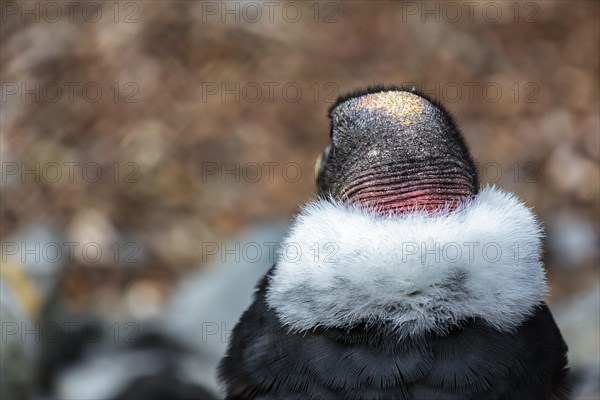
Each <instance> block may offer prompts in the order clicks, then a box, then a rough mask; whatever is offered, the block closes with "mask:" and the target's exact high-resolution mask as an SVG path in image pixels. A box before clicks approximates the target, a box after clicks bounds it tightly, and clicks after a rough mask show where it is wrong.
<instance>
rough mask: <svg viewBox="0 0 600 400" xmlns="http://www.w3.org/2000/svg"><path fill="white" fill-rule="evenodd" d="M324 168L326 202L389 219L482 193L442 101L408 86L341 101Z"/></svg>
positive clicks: (321, 183)
mask: <svg viewBox="0 0 600 400" xmlns="http://www.w3.org/2000/svg"><path fill="white" fill-rule="evenodd" d="M329 117H330V119H331V144H330V146H329V147H328V148H327V149H325V151H324V152H323V155H322V157H321V162H320V165H319V167H318V173H317V185H318V187H319V192H320V194H322V195H330V196H332V197H333V198H334V199H337V200H341V201H343V202H346V203H349V204H360V205H362V206H367V207H370V208H375V209H378V210H381V211H385V212H390V211H393V212H403V211H407V210H412V209H426V210H430V211H434V210H438V209H441V208H444V209H447V208H448V207H450V208H452V207H453V206H456V205H458V204H459V203H461V202H463V201H464V200H466V199H468V198H469V197H471V196H473V195H475V194H476V193H477V191H478V182H477V173H476V169H475V165H474V163H473V160H472V159H471V156H470V154H469V149H468V147H467V145H466V143H465V141H464V139H463V138H462V135H461V133H460V131H459V129H458V128H457V126H456V124H455V123H454V121H453V119H452V117H451V116H450V114H449V113H448V112H447V111H446V110H445V109H444V108H443V107H442V106H441V105H440V104H439V103H438V102H436V101H435V100H432V99H430V98H428V97H427V96H425V95H423V94H422V93H419V92H417V91H415V90H410V89H406V88H400V87H382V86H378V87H372V88H369V89H366V90H363V91H358V92H354V93H351V94H349V95H346V96H342V97H340V98H339V99H338V100H337V102H336V103H335V104H334V105H333V106H332V107H331V109H330V111H329Z"/></svg>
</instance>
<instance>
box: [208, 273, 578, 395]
mask: <svg viewBox="0 0 600 400" xmlns="http://www.w3.org/2000/svg"><path fill="white" fill-rule="evenodd" d="M268 284H269V276H268V275H267V276H265V278H264V279H263V280H262V281H261V283H260V284H259V286H258V287H257V291H256V297H255V301H254V303H253V304H252V306H251V307H250V308H249V309H248V310H247V311H246V312H245V313H244V315H243V316H242V318H241V319H240V322H239V323H238V325H237V326H236V327H235V329H234V330H233V334H232V340H231V343H230V347H229V350H228V352H227V355H226V357H225V358H224V359H223V361H222V363H221V367H220V376H221V378H222V379H223V381H224V383H225V385H226V387H227V398H228V399H240V400H241V399H263V400H270V399H273V400H274V399H298V400H299V399H323V400H325V399H348V400H371V399H381V400H383V399H390V400H391V399H395V400H401V399H406V400H432V399H435V400H445V399H448V400H467V399H469V400H474V399H490V400H491V399H497V400H538V399H539V400H548V399H566V398H567V391H566V384H567V370H566V368H565V366H566V364H567V359H566V352H567V346H566V344H565V342H564V341H563V339H562V337H561V334H560V332H559V330H558V327H557V326H556V324H555V322H554V319H553V317H552V314H551V313H550V311H549V309H548V307H547V306H546V305H545V304H544V305H541V306H540V307H539V308H538V309H537V311H536V312H535V314H534V316H533V317H532V318H530V319H529V320H528V321H527V322H526V323H524V324H523V325H522V326H521V327H519V329H518V330H516V331H515V332H512V333H501V332H498V331H496V330H495V329H493V328H491V327H489V326H488V325H486V324H485V323H483V322H482V321H480V320H472V321H465V322H464V324H463V325H462V326H460V327H458V326H457V327H456V328H454V329H453V330H452V331H451V332H449V333H448V334H447V335H443V336H440V335H435V334H428V335H425V336H423V337H420V338H418V339H401V338H400V337H399V336H398V335H397V334H395V333H394V332H393V331H391V330H389V329H386V326H385V325H376V326H366V325H365V324H359V325H357V326H356V327H354V328H353V329H350V330H341V329H322V328H318V329H314V330H311V331H306V332H289V331H288V330H287V329H286V328H285V327H283V326H282V325H281V323H280V322H279V320H278V318H277V316H276V314H275V312H274V311H273V310H272V309H270V308H269V307H268V305H267V304H266V302H265V291H266V288H267V285H268ZM534 371H535V372H534Z"/></svg>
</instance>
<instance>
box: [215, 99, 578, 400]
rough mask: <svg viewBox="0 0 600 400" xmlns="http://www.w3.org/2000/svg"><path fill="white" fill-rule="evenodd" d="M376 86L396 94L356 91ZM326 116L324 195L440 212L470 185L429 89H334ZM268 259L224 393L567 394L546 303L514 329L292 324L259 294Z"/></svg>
mask: <svg viewBox="0 0 600 400" xmlns="http://www.w3.org/2000/svg"><path fill="white" fill-rule="evenodd" d="M384 92H398V95H396V94H391V95H390V94H384V95H382V96H380V97H375V98H373V97H368V98H365V99H362V98H361V97H363V96H371V95H373V94H375V95H377V94H378V93H384ZM355 99H360V100H359V101H354V100H355ZM403 102H404V103H403ZM330 118H331V120H332V129H331V141H332V143H331V146H330V147H329V148H328V149H326V151H325V152H324V154H323V157H322V160H321V165H320V167H319V172H318V176H317V185H318V187H319V193H320V194H321V195H322V196H324V197H327V196H330V197H331V198H333V199H335V200H336V201H340V202H344V203H346V204H355V205H356V204H358V205H363V206H366V207H368V208H369V207H370V208H373V209H380V210H383V211H384V212H385V213H389V212H392V213H393V212H396V213H399V214H401V213H405V212H407V211H408V212H411V210H414V209H415V207H416V208H419V207H427V206H431V207H430V208H428V210H430V211H431V212H438V210H442V212H449V211H451V208H448V205H449V204H450V205H452V204H458V203H460V202H464V201H468V200H469V199H470V198H472V197H473V196H476V195H477V193H478V191H479V188H478V181H477V176H476V172H475V167H474V163H473V161H472V159H471V156H470V154H469V151H468V147H467V145H466V143H465V141H464V139H463V138H462V136H461V134H460V131H459V130H458V128H457V126H456V124H455V123H454V121H453V119H452V117H451V116H450V114H449V113H448V112H447V111H446V110H444V109H443V107H442V106H441V105H440V104H439V103H437V102H435V101H433V100H432V99H429V98H427V97H426V96H424V95H422V94H420V93H417V92H414V91H412V90H408V89H403V88H396V87H375V88H370V89H367V90H365V91H360V92H355V93H352V94H350V95H348V96H343V97H342V98H341V99H340V100H338V102H337V103H336V104H334V106H333V107H332V108H331V110H330ZM356 234H357V235H360V232H356ZM332 239H335V238H332ZM381 240H382V241H383V242H385V240H386V238H385V237H382V238H381ZM398 263H399V261H398ZM302 267H303V266H301V265H300V266H298V268H302ZM322 267H323V268H327V265H323V266H322ZM277 268H278V265H277V264H276V265H275V266H274V267H273V268H272V269H271V270H270V271H269V273H267V274H266V275H265V276H264V278H263V279H262V281H261V282H260V283H259V285H258V287H257V290H256V293H255V299H254V302H253V304H252V305H251V306H250V308H249V309H248V310H247V311H246V312H245V313H244V314H243V316H242V317H241V319H240V321H239V323H238V324H237V326H236V327H235V329H234V330H233V332H232V335H231V341H230V344H229V348H228V351H227V354H226V356H225V357H224V359H223V360H222V362H221V365H220V368H219V377H220V379H221V381H222V383H223V385H224V390H225V393H226V396H227V398H228V399H240V400H242V399H265V400H266V399H344V400H353V399H355V400H359V399H364V400H367V399H369V400H370V399H400V400H401V399H406V400H442V399H448V400H450V399H452V400H467V399H470V400H475V399H477V400H479V399H497V400H501V399H506V400H509V399H510V400H554V399H566V398H567V396H568V391H567V386H568V384H567V380H568V379H567V378H568V375H567V371H568V369H567V355H566V354H567V345H566V344H565V342H564V341H563V339H562V336H561V334H560V331H559V329H558V327H557V326H556V324H555V322H554V319H553V317H552V314H551V312H550V310H549V309H548V307H547V305H546V304H545V303H544V302H541V303H536V304H533V305H532V308H531V313H530V314H529V315H528V317H527V318H526V319H525V320H524V322H522V323H519V324H518V326H517V327H516V328H515V329H512V330H511V329H505V330H500V329H496V328H494V327H492V326H491V325H490V324H488V323H487V322H486V321H485V320H484V319H481V318H475V317H473V318H465V319H463V320H461V321H460V322H459V323H457V324H456V325H454V326H452V327H451V328H450V329H449V330H447V331H446V332H443V333H441V332H438V333H435V332H433V331H427V332H422V333H421V334H420V335H409V336H407V335H401V334H400V333H399V332H398V330H397V329H396V328H397V326H392V324H391V323H390V321H386V320H372V318H371V319H368V320H365V321H356V323H354V324H353V325H352V326H351V327H345V328H342V327H335V326H333V327H332V326H329V327H323V326H316V327H313V328H311V329H305V330H291V329H290V328H289V326H288V325H284V324H282V322H281V315H279V314H278V310H276V309H274V308H273V307H272V306H271V305H270V304H269V302H268V299H267V293H268V291H269V288H270V287H271V286H272V285H273V275H274V271H276V270H277ZM498 273H502V272H501V271H500V272H498ZM367 284H368V277H367ZM295 289H298V290H301V291H303V290H305V288H295ZM332 290H335V288H332ZM465 290H466V292H465V293H467V295H468V288H466V289H465ZM314 293H315V294H316V295H318V294H317V293H318V292H314ZM493 295H494V294H493V293H490V296H493ZM408 296H410V294H408ZM307 301H311V300H310V299H309V300H307ZM296 306H297V307H299V308H302V307H305V306H306V304H304V305H303V304H297V305H296ZM369 318H370V316H369Z"/></svg>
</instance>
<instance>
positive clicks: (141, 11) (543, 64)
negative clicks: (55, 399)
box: [0, 1, 600, 398]
mask: <svg viewBox="0 0 600 400" xmlns="http://www.w3.org/2000/svg"><path fill="white" fill-rule="evenodd" d="M1 11H2V14H1V18H2V28H1V35H2V37H1V42H0V44H1V54H0V67H1V71H2V72H1V75H2V76H1V81H2V102H1V106H2V111H1V113H0V117H1V121H0V129H1V134H2V136H1V143H0V145H1V157H2V181H1V186H0V187H1V191H2V207H1V218H2V224H1V230H0V236H1V240H2V242H3V247H2V253H3V256H2V268H3V279H4V280H5V285H6V286H7V287H12V288H13V289H12V291H13V292H14V296H15V297H16V298H18V301H17V302H18V303H19V304H22V305H23V309H25V310H26V312H25V313H26V314H27V316H28V317H29V318H32V319H34V320H35V319H36V318H39V317H40V307H41V304H42V303H44V302H45V301H46V299H47V297H48V296H49V295H50V293H54V292H53V288H54V286H55V285H56V280H57V277H60V278H59V279H58V280H59V281H60V282H62V283H61V285H59V289H58V296H59V298H60V299H61V301H64V302H65V303H66V304H68V305H69V306H68V307H72V308H73V309H76V310H78V311H86V312H87V311H90V310H93V312H95V313H99V314H102V315H104V316H107V317H108V318H117V316H131V315H133V316H134V317H136V318H145V317H148V316H153V315H156V314H160V313H161V310H162V309H163V307H164V304H165V303H166V302H167V300H168V298H169V296H171V294H172V292H173V290H175V289H174V288H175V287H176V286H174V284H175V283H176V282H177V281H178V280H179V279H180V278H181V277H182V276H186V275H185V274H186V273H188V272H190V271H192V270H196V269H198V268H202V266H203V265H204V264H205V263H206V262H208V261H210V260H211V257H212V255H213V252H212V251H211V252H210V254H207V249H208V248H207V246H206V243H221V242H222V241H224V240H226V239H227V238H229V237H230V236H231V235H234V234H238V233H240V232H243V231H246V232H247V231H251V230H252V229H253V227H254V226H255V225H256V224H257V223H261V222H264V221H279V220H288V219H290V218H291V216H292V215H293V214H294V213H295V212H297V211H298V208H299V205H300V204H302V203H303V202H306V201H307V200H309V199H310V198H311V197H312V196H313V195H314V193H315V187H314V184H313V173H314V171H313V169H312V165H313V162H314V159H315V158H316V156H317V154H318V153H320V151H321V150H322V149H323V147H325V146H326V145H327V142H328V138H329V136H328V120H327V118H326V111H327V108H328V106H329V105H330V104H331V103H332V102H333V101H334V100H335V98H336V97H337V96H338V95H340V94H342V93H344V92H347V91H350V90H353V89H356V88H359V87H364V86H366V85H370V84H377V83H384V84H405V85H409V86H416V87H417V88H419V89H421V90H423V91H425V92H427V93H429V94H431V95H433V96H434V97H436V98H438V99H439V100H440V101H442V103H444V104H446V105H447V107H448V108H449V109H450V111H451V112H452V113H453V114H454V115H455V117H456V120H457V121H458V123H459V125H460V126H461V127H462V130H463V132H464V134H465V136H466V139H467V141H468V143H469V144H470V146H471V148H472V152H473V155H474V157H475V158H476V160H478V163H479V167H480V171H481V173H482V177H481V179H482V182H483V183H494V184H497V185H499V186H501V187H504V188H506V189H509V190H511V191H514V192H516V193H517V194H518V195H519V196H520V197H522V198H523V199H524V200H525V201H526V202H527V203H528V204H529V205H530V206H532V207H533V208H534V209H535V212H536V213H537V214H538V215H539V217H540V218H541V219H542V220H543V221H544V224H545V226H546V233H547V237H546V243H545V249H546V258H547V264H546V265H547V268H548V273H549V279H550V283H551V287H552V296H551V298H550V299H549V302H550V304H551V306H553V308H555V309H556V310H557V311H556V312H557V313H562V314H561V315H559V316H557V318H558V319H559V324H561V328H562V329H563V331H564V332H565V335H566V337H567V340H568V341H570V343H569V344H570V346H571V347H572V348H573V353H572V354H573V356H572V357H574V362H579V363H583V364H582V365H596V366H597V363H598V357H599V356H598V326H597V324H598V323H597V320H598V317H597V314H596V313H597V312H598V302H600V298H599V296H600V295H599V294H598V257H599V253H598V234H599V229H600V223H599V217H600V203H599V201H600V189H599V181H600V167H599V161H600V132H599V131H600V117H599V106H600V103H599V94H598V93H599V92H598V87H599V57H598V48H599V45H600V37H599V36H600V32H599V17H600V15H599V3H598V2H595V1H541V2H520V3H513V2H488V1H479V2H472V3H469V2H441V3H436V2H404V3H397V2H387V1H381V2H367V1H350V2H330V1H322V2H279V1H274V2H250V1H243V2H237V1H232V2H227V3H222V2H197V1H174V2H167V1H138V2H127V1H121V2H106V3H103V2H77V3H63V2H34V1H27V2H3V3H2V10H1ZM49 243H51V244H53V245H52V246H48V244H49ZM65 243H75V244H76V245H73V246H75V247H73V248H72V249H73V250H72V252H69V251H68V250H69V247H68V246H69V245H66V244H65ZM91 243H93V244H94V245H93V246H91V247H90V246H87V247H86V245H89V244H91ZM36 244H37V246H38V247H36ZM28 246H29V247H28ZM57 249H58V250H57ZM84 249H85V251H83V250H84ZM97 249H100V250H101V253H102V254H101V255H98V256H96V251H97ZM56 251H59V252H60V253H61V254H60V255H59V256H56V257H55V252H56ZM70 255H73V257H70ZM23 271H24V272H23ZM55 295H56V293H55ZM590 296H591V297H590ZM586 299H587V300H586ZM581 304H583V305H581ZM574 309H577V310H579V311H580V312H581V313H582V314H581V315H580V316H577V315H575V314H574V311H573V310H574ZM574 315H575V316H574ZM578 346H583V347H581V348H579V347H578ZM590 363H591V364H590ZM590 398H591V397H590Z"/></svg>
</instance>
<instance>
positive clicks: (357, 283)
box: [266, 187, 547, 336]
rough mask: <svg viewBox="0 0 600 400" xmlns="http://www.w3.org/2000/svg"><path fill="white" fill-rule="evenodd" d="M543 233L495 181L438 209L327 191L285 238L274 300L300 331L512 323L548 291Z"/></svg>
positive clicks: (273, 282) (403, 330)
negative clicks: (384, 211)
mask: <svg viewBox="0 0 600 400" xmlns="http://www.w3.org/2000/svg"><path fill="white" fill-rule="evenodd" d="M540 237H541V228H540V226H539V224H538V223H537V221H536V218H535V216H534V215H533V213H532V212H531V211H530V210H529V209H528V208H527V207H526V206H525V205H524V204H523V203H522V202H521V201H520V200H519V199H517V198H516V197H515V196H514V195H512V194H510V193H507V192H504V191H502V190H500V189H497V188H495V187H487V188H484V189H482V190H481V191H480V192H479V194H478V195H477V196H476V197H474V198H473V199H472V200H470V201H469V202H467V203H466V204H464V205H462V206H460V207H459V208H458V209H456V210H454V211H452V212H447V213H441V214H439V215H433V216H431V215H428V214H426V213H423V212H415V213H410V214H404V215H390V216H382V215H379V214H377V213H374V212H372V211H368V210H364V209H360V208H358V207H352V206H347V205H344V204H341V203H337V202H335V201H331V200H322V199H321V200H317V201H314V202H313V203H310V204H308V205H307V206H306V207H305V208H304V210H303V211H302V212H301V214H300V215H299V216H298V218H297V220H296V222H295V224H294V226H293V227H292V229H291V231H290V233H289V235H288V237H287V239H286V240H285V241H284V243H283V246H282V249H281V253H280V256H279V260H278V263H277V266H276V267H275V270H274V272H273V275H272V276H271V278H270V283H269V287H268V290H267V297H266V298H267V303H268V304H269V306H270V307H272V308H273V309H274V310H275V311H276V313H277V314H278V316H279V319H280V320H281V322H282V323H283V324H284V325H286V326H288V327H289V328H291V329H292V330H295V331H302V330H307V329H311V328H315V327H341V328H344V327H351V326H353V325H355V324H357V323H359V322H366V323H372V324H377V323H381V322H385V323H387V324H391V325H392V326H393V327H394V328H395V330H396V331H397V332H398V333H399V334H400V335H401V336H415V335H419V334H422V333H425V332H428V331H433V332H436V333H440V334H442V333H444V332H446V331H447V330H448V329H449V328H451V327H452V326H454V325H460V323H461V322H464V321H466V320H468V319H472V318H482V319H483V320H484V321H486V322H487V323H488V324H490V325H491V326H493V327H495V328H496V329H498V330H501V331H507V330H511V329H514V328H515V327H517V326H518V325H520V324H521V323H522V322H523V321H524V320H525V319H526V318H527V317H528V316H530V315H531V314H532V313H533V311H534V310H535V307H536V305H538V304H540V303H541V302H543V301H544V299H545V296H546V293H547V285H546V280H545V275H544V269H543V266H542V263H541V261H540V254H541V242H540Z"/></svg>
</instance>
